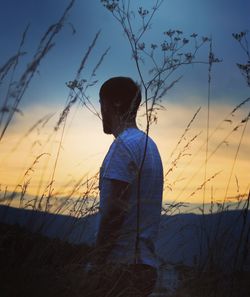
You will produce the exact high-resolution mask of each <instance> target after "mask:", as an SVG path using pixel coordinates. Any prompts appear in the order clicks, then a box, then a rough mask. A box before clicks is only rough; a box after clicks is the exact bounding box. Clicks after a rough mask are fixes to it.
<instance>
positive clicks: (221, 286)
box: [0, 224, 250, 297]
mask: <svg viewBox="0 0 250 297" xmlns="http://www.w3.org/2000/svg"><path fill="white" fill-rule="evenodd" d="M90 255H91V248H90V247H88V246H87V245H73V244H69V243H66V242H64V241H61V240H58V239H51V238H47V237H45V236H41V235H38V234H33V233H31V232H28V231H26V230H25V229H23V228H21V227H19V226H17V225H14V226H10V225H6V224H0V296H1V297H23V296H25V297H29V296H32V297H33V296H34V297H36V296H37V297H39V296H41V297H44V296H46V297H50V296H53V297H57V296H58V297H66V296H70V297H78V296H81V297H83V296H91V294H90V292H89V291H88V285H89V281H90V280H88V278H87V275H86V273H85V272H84V269H83V267H84V264H85V263H86V262H87V261H88V259H89V256H90ZM176 269H177V271H178V275H179V277H178V278H179V288H177V290H176V291H175V292H167V291H166V290H161V289H160V288H158V289H156V292H158V293H155V294H154V296H175V297H177V296H179V297H189V296H190V297H208V296H211V297H212V296H213V297H215V296H216V297H220V296H223V297H224V296H226V297H230V296H231V297H232V296H235V297H236V296H237V297H249V296H250V273H249V272H235V273H234V274H232V273H227V272H226V271H225V272H219V271H216V270H214V269H206V271H203V272H198V271H197V270H195V269H192V268H188V267H185V266H179V267H177V268H176ZM100 297H103V296H100Z"/></svg>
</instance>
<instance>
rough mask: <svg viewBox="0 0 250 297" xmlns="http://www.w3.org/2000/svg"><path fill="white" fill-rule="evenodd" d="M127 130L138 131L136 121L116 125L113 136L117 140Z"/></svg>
mask: <svg viewBox="0 0 250 297" xmlns="http://www.w3.org/2000/svg"><path fill="white" fill-rule="evenodd" d="M127 128H135V129H138V127H137V125H136V122H135V121H132V122H124V123H120V124H119V125H116V127H114V129H113V132H112V134H113V135H114V137H115V138H117V136H118V135H119V134H121V133H122V132H123V131H124V130H126V129H127Z"/></svg>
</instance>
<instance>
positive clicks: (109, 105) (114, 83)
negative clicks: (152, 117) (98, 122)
mask: <svg viewBox="0 0 250 297" xmlns="http://www.w3.org/2000/svg"><path fill="white" fill-rule="evenodd" d="M99 96H100V103H101V112H102V118H103V130H104V132H105V133H107V134H112V123H113V120H114V118H115V119H118V118H119V121H120V122H121V123H122V122H123V123H126V122H127V123H129V122H133V121H135V118H136V113H137V110H138V108H139V105H140V102H141V91H140V87H139V86H138V85H137V84H136V83H135V82H134V81H133V80H132V79H131V78H129V77H122V76H119V77H112V78H110V79H109V80H107V81H106V82H105V83H104V84H103V85H102V86H101V89H100V92H99Z"/></svg>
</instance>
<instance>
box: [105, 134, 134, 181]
mask: <svg viewBox="0 0 250 297" xmlns="http://www.w3.org/2000/svg"><path fill="white" fill-rule="evenodd" d="M137 173H138V167H137V165H136V162H135V160H134V156H133V153H132V152H131V151H130V150H129V149H128V147H127V146H126V144H125V143H124V142H123V141H122V139H120V138H117V139H116V143H115V145H114V147H113V150H112V153H111V154H110V158H109V160H108V162H107V166H106V168H105V170H104V172H103V178H109V179H116V180H121V181H124V182H127V183H129V184H131V183H133V181H134V180H135V178H136V177H137Z"/></svg>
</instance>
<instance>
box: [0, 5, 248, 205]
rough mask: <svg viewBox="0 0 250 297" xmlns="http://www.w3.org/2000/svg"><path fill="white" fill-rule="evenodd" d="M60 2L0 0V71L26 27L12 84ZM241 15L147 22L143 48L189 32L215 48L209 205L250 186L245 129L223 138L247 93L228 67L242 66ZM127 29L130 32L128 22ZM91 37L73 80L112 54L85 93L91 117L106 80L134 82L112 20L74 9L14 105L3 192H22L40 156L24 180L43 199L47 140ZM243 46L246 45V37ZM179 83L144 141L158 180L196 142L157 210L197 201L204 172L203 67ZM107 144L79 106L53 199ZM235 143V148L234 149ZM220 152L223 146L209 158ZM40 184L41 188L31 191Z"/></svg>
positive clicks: (1, 158) (196, 10) (186, 72)
mask: <svg viewBox="0 0 250 297" xmlns="http://www.w3.org/2000/svg"><path fill="white" fill-rule="evenodd" d="M131 2H132V3H133V5H132V7H131V8H132V9H135V11H137V9H138V7H140V6H143V7H145V8H149V9H150V8H151V7H152V5H153V3H154V1H151V0H147V1H146V0H145V1H137V0H136V1H131ZM68 3H69V1H66V0H60V1H59V0H53V1H49V0H44V1H32V0H23V1H18V0H0V36H1V45H2V46H1V55H0V65H3V64H4V63H5V62H6V61H7V59H8V58H9V57H11V56H12V55H14V54H15V53H16V51H17V49H18V46H19V43H20V40H21V36H22V33H23V31H24V30H25V28H26V26H27V25H28V24H30V26H29V30H28V33H27V38H26V41H25V44H24V51H25V52H27V53H26V55H24V56H23V58H22V60H20V62H19V65H18V67H17V70H16V74H15V77H14V78H15V79H18V77H19V75H20V74H21V73H22V71H24V69H25V67H26V64H27V63H29V61H30V60H31V59H32V56H33V54H34V52H35V50H36V48H37V45H38V43H39V40H40V38H41V36H42V35H43V33H44V32H45V31H46V30H47V28H48V27H49V26H50V25H51V24H53V23H55V22H56V21H57V20H58V18H59V17H60V16H61V14H62V12H63V11H64V9H65V7H66V6H67V4H68ZM249 11H250V2H249V1H248V0H239V1H234V0H220V1H218V0H210V1H206V0H189V1H186V0H165V1H164V2H163V4H162V6H161V7H160V9H159V10H158V11H157V12H156V14H155V16H154V18H153V20H152V26H151V29H150V31H148V32H147V33H146V34H145V37H143V40H142V41H143V42H145V44H146V46H148V45H149V44H151V43H160V42H162V41H163V40H164V34H163V32H165V31H167V30H169V29H179V30H182V31H183V32H184V35H185V36H187V37H189V36H190V35H191V34H192V33H194V32H195V33H197V34H198V35H199V36H208V37H211V38H212V39H213V52H214V53H215V55H216V57H218V58H219V59H221V60H222V62H221V63H218V64H215V65H213V68H212V80H211V100H210V106H211V107H210V132H212V131H214V129H215V128H216V127H217V126H218V124H220V123H221V124H220V126H219V128H216V131H215V133H214V134H213V137H211V139H210V142H209V146H208V155H209V156H211V157H210V158H209V160H208V164H207V179H209V178H210V180H209V181H208V182H207V184H206V191H207V192H206V194H205V199H206V201H208V202H209V201H211V199H217V200H221V199H222V200H223V198H224V197H225V195H227V196H235V195H238V194H239V193H242V194H244V193H247V192H248V190H249V186H250V184H249V180H250V173H249V170H248V168H249V165H250V160H249V146H250V133H249V132H250V130H249V126H246V128H245V130H244V133H242V132H243V129H244V125H241V126H240V127H239V129H237V131H235V132H234V133H231V134H230V131H232V130H233V128H234V127H235V126H237V123H239V122H240V121H241V120H242V119H244V118H245V117H246V116H247V114H248V112H249V107H250V104H249V102H248V103H247V104H245V105H244V106H243V107H242V108H241V109H239V110H238V111H237V112H236V113H235V115H234V116H233V117H231V118H230V120H231V122H230V121H224V122H223V119H227V116H228V114H229V113H230V111H232V110H233V108H234V107H235V106H237V105H238V104H240V102H242V101H243V100H245V99H246V98H248V97H249V93H250V92H249V87H248V86H247V84H246V82H245V80H244V78H243V77H242V75H241V74H240V72H239V70H238V68H237V67H236V63H246V59H247V58H246V56H245V54H244V52H243V51H242V49H241V48H240V46H239V44H238V43H237V42H236V41H235V40H234V39H233V38H232V33H235V32H240V31H245V30H249V28H250V15H249ZM133 25H134V26H135V27H138V15H137V14H136V13H135V17H134V19H133ZM99 30H101V33H100V36H99V38H98V40H97V43H96V46H95V48H94V49H93V52H92V54H91V56H90V58H89V59H88V60H87V63H86V65H85V68H84V70H83V73H82V77H81V78H83V79H85V78H88V77H89V75H90V73H91V71H92V69H93V68H94V67H95V65H96V63H97V61H98V59H99V58H100V56H101V55H102V54H103V53H104V52H105V50H106V49H107V48H109V47H110V50H109V52H108V54H107V56H106V57H105V59H104V61H103V63H102V64H101V66H100V67H99V69H98V71H97V75H96V80H98V82H97V83H96V85H95V86H94V87H92V88H90V89H89V93H88V95H89V96H90V98H91V102H92V103H93V104H94V105H95V107H96V108H97V109H98V110H99V105H98V100H99V98H98V91H99V88H100V86H101V84H102V83H103V82H104V81H105V80H106V79H108V78H110V77H112V76H117V75H119V76H120V75H122V76H130V77H132V78H133V79H135V80H137V81H139V75H138V72H137V70H136V67H135V63H134V61H133V59H132V58H131V56H132V55H131V50H130V47H129V43H128V41H127V39H126V37H125V36H124V34H123V31H122V28H121V26H120V25H119V24H118V22H117V21H116V20H115V19H114V18H113V17H112V15H111V13H110V12H109V11H107V10H106V9H105V8H104V7H103V6H102V4H101V1H97V0H93V1H83V0H82V1H80V0H78V1H76V2H75V5H74V6H73V8H72V10H71V11H70V14H69V17H68V20H67V23H66V25H65V27H64V28H63V29H62V31H61V32H60V34H59V35H58V36H57V37H56V38H55V46H54V47H53V48H52V49H51V51H50V52H49V53H48V55H47V56H46V57H45V59H44V60H43V61H42V62H41V65H40V66H39V72H38V73H37V74H36V75H35V76H34V78H33V79H32V82H31V84H30V86H29V88H28V90H27V91H26V92H25V95H24V97H23V99H22V101H21V102H20V105H19V109H20V110H21V111H22V114H20V113H16V114H15V117H14V119H13V121H12V123H11V125H10V127H9V129H8V130H7V132H6V134H5V137H4V138H3V140H2V141H1V142H0V147H1V149H0V163H1V165H0V168H1V169H0V179H1V182H0V183H1V191H2V192H3V191H4V190H3V189H5V188H6V186H7V187H8V190H13V189H16V190H20V189H21V187H20V186H19V187H17V185H23V184H24V182H25V180H26V181H27V176H25V172H26V171H27V168H29V166H31V164H32V163H33V162H34V160H35V159H36V157H37V156H39V155H41V154H44V155H42V156H41V157H40V158H39V160H38V162H37V163H36V164H35V170H34V172H33V171H30V172H28V176H29V178H31V180H30V182H29V186H28V190H27V191H28V192H29V193H31V194H41V193H42V192H43V191H45V189H46V185H47V184H48V182H49V180H50V178H51V173H52V170H53V166H54V162H55V159H56V152H57V148H58V143H59V141H60V135H61V134H60V131H58V132H57V133H54V134H53V136H52V138H51V139H50V141H48V140H47V139H48V136H49V135H51V133H52V132H53V127H54V126H55V123H56V121H57V120H58V117H59V115H60V112H61V111H62V109H63V107H64V106H65V103H66V100H67V98H68V94H69V89H68V88H67V86H66V82H68V81H70V80H73V79H74V77H75V73H76V71H77V69H78V67H79V64H80V62H81V59H82V57H83V56H84V54H85V53H86V51H87V49H88V47H89V45H90V44H91V42H92V40H93V38H94V36H95V34H96V33H97V32H98V31H99ZM248 39H249V42H250V35H248ZM3 45H4V46H3ZM208 50H209V47H208V45H204V46H203V47H202V48H201V50H200V51H199V53H198V57H199V59H201V60H203V61H204V60H207V56H208ZM149 67H150V65H149V64H148V62H147V61H146V63H145V65H142V70H143V75H145V77H147V72H148V70H149ZM178 74H180V75H183V77H182V79H181V80H180V81H179V82H178V83H177V84H176V85H175V86H174V87H173V88H172V89H170V90H169V92H168V93H167V94H166V95H165V97H164V98H163V101H162V105H163V106H164V107H165V108H166V110H164V111H160V112H159V114H158V121H157V124H156V125H153V126H152V129H151V132H150V135H151V136H152V138H153V139H154V140H155V141H156V143H157V145H158V147H159V151H160V153H161V156H162V160H163V165H164V172H165V174H167V173H168V171H169V168H171V167H173V164H174V161H175V158H176V157H177V156H178V152H180V151H181V148H183V147H184V146H185V143H187V142H188V141H189V140H191V139H192V138H193V137H195V136H196V135H198V136H197V137H196V138H195V140H194V141H193V142H192V143H191V144H190V147H189V148H188V151H187V152H186V154H185V155H184V156H183V157H182V158H181V159H180V160H178V162H177V164H176V165H175V166H174V167H175V168H174V170H173V171H171V172H170V173H168V174H167V178H166V181H165V191H164V201H166V202H168V201H173V200H176V201H188V202H200V201H201V200H202V189H201V185H202V183H203V182H204V170H205V166H204V158H205V149H204V140H205V136H206V116H207V109H206V108H207V93H208V91H207V90H208V65H206V64H197V65H192V66H187V67H183V68H182V69H180V71H179V72H178ZM173 79H174V78H173ZM8 81H9V77H7V78H6V80H5V84H3V85H1V86H0V87H1V88H0V92H1V93H0V95H1V99H0V100H1V105H2V100H3V98H4V96H5V94H6V88H7V82H8ZM199 107H201V111H200V112H199V113H198V115H197V117H196V118H195V120H194V122H193V123H192V126H191V129H190V130H189V131H188V133H187V135H186V137H185V139H184V140H183V142H182V143H181V145H180V147H178V149H177V151H174V148H175V146H176V144H177V143H178V140H179V139H180V137H181V135H182V133H183V132H184V130H185V128H186V126H187V125H188V123H189V121H190V120H191V119H192V117H193V115H194V113H195V112H196V111H197V109H198V108H199ZM48 114H53V116H52V118H51V119H50V121H49V122H48V123H46V125H43V126H42V125H40V126H39V127H37V128H36V129H34V131H33V132H32V133H30V134H29V135H28V136H26V137H24V135H25V133H26V132H27V131H28V130H29V129H30V128H31V127H32V125H34V124H35V123H36V122H37V121H38V120H39V119H40V118H42V117H44V116H45V115H48ZM140 114H141V115H142V114H143V112H142V111H141V113H140ZM138 122H139V124H140V125H141V126H140V127H141V128H142V129H143V127H145V125H144V119H143V117H142V116H140V117H139V118H138ZM229 134H230V136H228V135H229ZM112 141H113V137H112V136H107V135H104V134H103V132H102V125H101V121H100V120H99V119H98V118H97V117H96V116H94V115H93V114H91V113H90V112H89V111H88V110H87V109H86V108H85V107H83V106H81V104H80V103H77V104H76V105H75V106H74V107H73V108H72V110H71V113H70V116H69V119H68V120H67V125H66V132H65V135H64V139H63V144H62V150H61V154H60V157H59V160H58V165H57V169H56V172H55V184H54V186H55V192H56V191H58V193H60V194H61V193H62V189H65V188H66V185H68V184H71V185H72V184H73V183H75V182H77V180H79V178H80V177H84V178H86V176H87V177H89V176H91V175H93V174H94V173H95V172H97V171H98V169H99V167H100V165H101V162H102V160H103V158H104V156H105V153H106V151H107V150H108V147H109V145H110V144H111V142H112ZM221 143H222V144H221ZM239 143H240V144H241V145H240V148H239V149H238V146H239ZM17 144H18V146H17ZM219 144H221V145H220V146H219V148H218V149H217V146H218V145H219ZM173 151H174V154H173ZM235 160H236V161H235ZM217 174H218V175H217ZM24 176H25V177H24ZM39 184H42V186H41V188H39V189H38V185H39ZM193 193H194V194H193Z"/></svg>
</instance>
